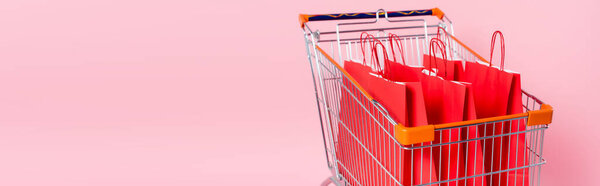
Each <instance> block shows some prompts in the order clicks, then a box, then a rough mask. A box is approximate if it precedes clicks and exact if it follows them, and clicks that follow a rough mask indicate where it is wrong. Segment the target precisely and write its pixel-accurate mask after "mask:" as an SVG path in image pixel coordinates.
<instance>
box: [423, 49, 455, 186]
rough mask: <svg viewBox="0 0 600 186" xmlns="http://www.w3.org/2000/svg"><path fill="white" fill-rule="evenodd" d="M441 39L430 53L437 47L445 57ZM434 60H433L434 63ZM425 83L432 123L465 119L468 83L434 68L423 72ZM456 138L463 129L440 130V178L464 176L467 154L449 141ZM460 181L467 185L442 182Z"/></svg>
mask: <svg viewBox="0 0 600 186" xmlns="http://www.w3.org/2000/svg"><path fill="white" fill-rule="evenodd" d="M440 42H441V41H440V40H439V39H436V38H434V39H432V41H431V43H430V53H432V52H433V50H434V49H435V46H437V47H438V48H440V49H442V51H441V52H442V57H443V59H444V60H445V59H446V54H445V51H444V50H443V47H441V45H440ZM433 53H434V55H435V52H433ZM432 61H433V59H432V60H431V61H430V62H432ZM432 63H434V62H432ZM439 72H440V71H438V73H439ZM442 74H443V73H442ZM421 83H422V85H423V94H424V97H425V105H426V108H427V120H428V121H429V122H430V123H434V124H442V123H450V122H457V121H463V117H464V111H465V100H466V86H465V85H463V84H460V83H458V82H454V81H448V80H444V79H443V78H441V77H439V76H436V75H434V76H432V75H431V71H429V74H424V73H422V74H421ZM456 141H460V129H446V130H442V131H438V132H436V140H435V141H434V143H435V144H444V145H441V146H438V147H437V148H436V147H434V148H433V157H434V160H435V161H434V162H435V163H437V168H438V170H437V173H438V175H439V176H438V177H439V179H440V181H447V180H453V179H458V178H462V177H464V172H465V171H464V158H463V156H464V153H461V148H460V147H459V145H458V144H445V143H450V142H456ZM456 184H458V185H464V180H458V181H450V182H444V183H442V184H441V185H456Z"/></svg>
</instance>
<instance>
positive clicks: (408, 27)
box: [319, 25, 438, 35]
mask: <svg viewBox="0 0 600 186" xmlns="http://www.w3.org/2000/svg"><path fill="white" fill-rule="evenodd" d="M431 27H438V25H427V28H431ZM412 28H423V25H421V26H401V27H384V28H371V29H357V30H344V31H340V34H342V33H352V32H366V31H378V30H401V29H412ZM336 33H337V32H336V31H327V32H319V35H328V34H336Z"/></svg>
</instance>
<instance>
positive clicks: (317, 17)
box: [299, 8, 444, 27]
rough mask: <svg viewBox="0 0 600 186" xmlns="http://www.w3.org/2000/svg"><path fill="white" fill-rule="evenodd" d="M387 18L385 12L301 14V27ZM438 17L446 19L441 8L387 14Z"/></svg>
mask: <svg viewBox="0 0 600 186" xmlns="http://www.w3.org/2000/svg"><path fill="white" fill-rule="evenodd" d="M377 14H379V16H385V12H361V13H341V14H313V15H309V14H300V16H299V19H300V26H301V27H304V24H306V23H307V22H309V21H327V20H343V19H366V18H376V17H377ZM427 15H429V16H436V17H438V18H439V19H442V18H444V12H442V10H440V9H439V8H432V9H425V10H405V11H390V12H387V17H407V16H427Z"/></svg>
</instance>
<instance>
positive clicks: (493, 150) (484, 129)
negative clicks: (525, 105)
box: [460, 32, 528, 185]
mask: <svg viewBox="0 0 600 186" xmlns="http://www.w3.org/2000/svg"><path fill="white" fill-rule="evenodd" d="M496 33H499V32H496ZM496 33H495V34H494V37H493V38H495V36H496ZM500 36H501V35H500ZM501 37H502V36H501ZM493 40H494V39H493ZM501 41H502V48H504V45H503V40H501ZM492 54H493V44H492ZM502 56H504V49H502ZM503 58H504V57H503ZM503 58H502V62H501V65H500V68H495V67H492V66H491V60H490V64H489V66H488V65H483V64H480V63H478V62H469V61H467V62H466V63H465V71H464V73H462V76H461V77H462V78H460V80H461V81H467V82H471V83H473V95H474V99H475V107H476V111H477V118H487V117H494V116H502V115H506V114H514V113H521V112H522V109H521V110H520V111H519V109H520V108H517V106H519V107H520V105H521V90H520V75H518V74H516V73H510V72H506V71H505V70H504V69H503V67H504V59H503ZM517 92H518V93H517ZM509 105H510V106H509ZM513 123H514V122H513ZM518 123H521V125H518V124H513V126H512V128H511V126H510V124H509V123H506V122H505V123H503V122H498V123H492V124H487V125H482V126H480V127H479V133H480V134H479V135H480V136H482V137H483V136H485V137H488V136H495V135H501V134H507V133H509V132H511V131H522V130H524V123H523V122H518ZM523 135H524V134H523ZM516 136H520V134H519V135H511V136H510V137H509V136H503V137H495V138H491V139H488V140H485V142H484V145H485V147H487V148H486V149H485V152H484V162H485V163H486V165H485V172H488V173H490V172H495V171H500V170H506V169H507V168H508V167H510V166H509V165H515V164H517V166H518V165H521V166H523V165H526V161H525V160H524V158H513V159H510V157H509V154H508V151H509V150H512V151H511V152H512V153H513V155H514V153H515V150H516V148H517V146H518V147H520V148H521V151H523V150H522V149H525V148H524V146H525V145H526V144H525V143H524V137H519V138H521V139H523V141H522V142H521V140H520V139H519V140H517V139H516V138H517V137H516ZM512 138H515V139H514V140H513V139H512ZM509 139H510V141H511V142H510V143H509ZM513 142H514V143H513ZM515 156H520V155H515ZM509 159H510V160H509ZM524 173H526V171H525V170H521V171H520V172H519V171H516V173H515V172H513V175H514V176H512V178H511V177H509V176H508V175H507V173H500V174H493V175H490V176H487V178H486V179H487V182H488V183H491V184H492V185H506V184H507V183H508V182H510V181H511V180H512V181H513V182H512V183H514V179H515V177H519V179H521V180H520V181H521V182H522V180H523V179H525V180H527V179H528V178H527V176H523V175H525V174H524ZM525 182H526V183H527V182H528V181H525Z"/></svg>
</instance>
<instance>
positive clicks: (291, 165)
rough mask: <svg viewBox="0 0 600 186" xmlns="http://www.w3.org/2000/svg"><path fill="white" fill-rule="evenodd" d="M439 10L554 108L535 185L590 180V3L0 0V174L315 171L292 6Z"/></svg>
mask: <svg viewBox="0 0 600 186" xmlns="http://www.w3.org/2000/svg"><path fill="white" fill-rule="evenodd" d="M434 6H438V7H440V8H442V10H444V11H445V12H446V13H447V14H448V15H449V16H450V18H451V19H452V20H453V21H454V22H455V30H456V33H457V35H458V36H459V38H461V39H462V40H464V42H466V43H467V44H469V45H470V46H472V48H474V49H475V50H477V51H479V52H480V53H481V54H482V55H483V56H486V57H487V55H489V39H490V36H491V34H492V32H493V31H494V30H496V29H500V30H502V31H503V32H504V34H505V37H506V44H507V46H506V47H507V52H506V55H507V59H506V63H507V68H509V69H513V70H515V71H519V72H521V73H523V77H522V79H523V87H524V88H525V89H526V90H529V91H530V92H531V93H533V94H535V95H536V96H538V97H540V98H541V99H542V100H544V101H546V102H547V103H550V104H552V105H553V106H554V107H555V115H554V124H552V125H551V127H550V129H549V130H548V131H547V133H546V138H545V140H546V142H545V146H544V147H545V149H544V155H545V157H546V159H547V160H548V164H547V165H545V166H544V167H543V169H542V185H584V184H587V185H600V181H599V179H595V177H596V173H597V172H598V167H599V166H600V163H599V162H600V161H595V159H596V158H595V157H596V156H597V155H598V154H599V151H600V150H598V149H599V148H598V146H599V143H598V142H599V136H600V135H598V133H597V131H598V130H599V129H600V127H599V126H600V125H598V124H597V123H596V122H597V121H598V120H597V113H598V110H599V109H598V108H597V106H598V105H600V98H599V97H598V95H599V93H600V83H599V82H598V80H600V73H598V69H599V68H600V62H599V61H598V57H597V54H598V51H600V46H599V45H597V43H598V42H600V37H599V35H598V34H597V33H596V32H597V30H598V29H599V27H600V26H598V24H597V21H596V19H597V17H598V16H597V14H596V13H595V12H596V11H597V10H596V9H597V7H599V6H600V3H598V2H596V1H556V2H548V1H544V2H538V3H536V2H521V1H511V2H502V3H500V2H478V1H472V2H467V1H460V2H458V1H452V2H439V3H434V2H431V1H426V2H401V1H389V2H383V1H377V2H371V3H367V2H366V1H365V2H363V1H354V2H353V1H343V2H322V1H312V2H308V1H294V2H267V1H237V2H232V1H211V2H205V1H180V0H176V1H162V2H158V1H141V0H120V1H114V0H109V1H75V0H57V1H43V0H27V1H3V2H1V3H0V25H2V26H1V27H2V29H0V61H1V63H0V87H2V91H0V185H11V186H18V185H60V186H75V185H77V186H78V185H144V186H147V185H317V184H319V183H320V181H322V180H323V179H324V178H325V177H326V176H328V171H327V168H326V164H325V155H324V151H323V146H322V139H321V133H320V129H319V123H318V118H317V112H316V109H315V99H314V93H313V91H314V89H313V87H312V81H311V77H310V70H309V66H308V62H307V58H306V56H305V54H306V51H305V47H304V40H303V38H302V32H301V31H300V29H299V27H298V22H297V14H298V13H335V12H353V11H373V10H376V9H378V8H385V9H388V10H405V9H417V8H430V7H434Z"/></svg>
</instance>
